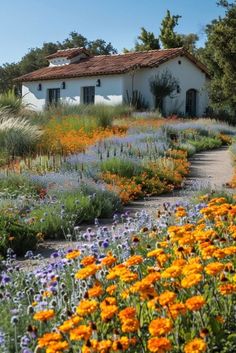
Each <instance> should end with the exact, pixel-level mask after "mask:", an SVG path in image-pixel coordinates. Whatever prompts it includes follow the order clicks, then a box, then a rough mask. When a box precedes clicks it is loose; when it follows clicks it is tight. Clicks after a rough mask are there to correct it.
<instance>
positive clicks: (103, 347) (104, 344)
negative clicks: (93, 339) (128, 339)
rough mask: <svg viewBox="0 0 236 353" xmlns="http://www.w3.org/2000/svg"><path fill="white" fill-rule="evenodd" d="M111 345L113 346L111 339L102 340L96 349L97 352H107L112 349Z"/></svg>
mask: <svg viewBox="0 0 236 353" xmlns="http://www.w3.org/2000/svg"><path fill="white" fill-rule="evenodd" d="M111 346H112V341H111V340H102V341H99V342H98V344H97V347H96V349H97V352H100V353H106V352H109V351H110V348H111Z"/></svg>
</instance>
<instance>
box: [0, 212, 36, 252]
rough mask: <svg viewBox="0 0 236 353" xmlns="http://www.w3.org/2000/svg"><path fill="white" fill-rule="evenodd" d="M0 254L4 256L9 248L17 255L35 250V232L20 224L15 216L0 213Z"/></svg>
mask: <svg viewBox="0 0 236 353" xmlns="http://www.w3.org/2000/svg"><path fill="white" fill-rule="evenodd" d="M0 234H1V236H0V254H1V255H4V254H6V251H7V249H8V248H9V247H10V248H11V249H13V251H14V252H15V253H16V254H17V255H24V254H25V252H26V251H27V250H29V249H30V250H34V249H35V248H36V245H37V242H38V239H37V232H35V231H34V230H33V229H31V228H30V227H29V226H28V225H27V224H25V223H23V222H21V221H20V220H19V218H18V216H17V214H14V213H13V214H10V213H8V212H5V213H4V212H3V211H2V212H1V215H0Z"/></svg>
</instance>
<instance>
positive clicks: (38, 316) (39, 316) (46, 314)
mask: <svg viewBox="0 0 236 353" xmlns="http://www.w3.org/2000/svg"><path fill="white" fill-rule="evenodd" d="M54 316H55V312H54V310H52V309H50V310H43V311H38V312H37V313H35V314H34V320H37V321H47V320H50V319H52V318H53V317H54Z"/></svg>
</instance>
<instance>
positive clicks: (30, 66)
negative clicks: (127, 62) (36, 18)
mask: <svg viewBox="0 0 236 353" xmlns="http://www.w3.org/2000/svg"><path fill="white" fill-rule="evenodd" d="M75 47H84V48H86V49H88V50H89V51H90V52H91V53H92V54H94V55H104V54H105V55H109V54H113V53H116V52H117V50H116V49H115V48H114V47H113V46H112V44H111V43H106V42H105V40H103V39H95V40H92V41H89V40H88V39H87V38H85V37H84V36H83V35H82V34H80V33H77V32H75V31H74V32H71V33H70V34H69V36H68V38H66V39H65V40H64V41H62V42H57V43H52V42H48V43H44V44H43V46H42V47H41V48H32V49H30V50H29V52H28V53H27V54H25V55H24V56H23V58H22V59H21V60H20V62H19V63H11V64H9V63H6V64H4V65H2V66H0V93H3V92H6V91H7V90H9V89H11V88H12V87H13V79H14V78H16V77H17V76H20V75H24V74H27V73H29V72H31V71H34V70H37V69H40V68H42V67H45V66H47V65H48V61H47V59H45V57H46V56H48V55H50V54H52V53H55V52H56V51H57V50H58V49H67V48H75Z"/></svg>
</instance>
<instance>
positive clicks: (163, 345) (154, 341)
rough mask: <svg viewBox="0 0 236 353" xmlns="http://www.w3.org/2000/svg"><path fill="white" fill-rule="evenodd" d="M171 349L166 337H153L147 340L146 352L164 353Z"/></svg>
mask: <svg viewBox="0 0 236 353" xmlns="http://www.w3.org/2000/svg"><path fill="white" fill-rule="evenodd" d="M171 349H172V345H171V343H170V340H168V338H166V337H153V338H150V339H149V340H148V350H149V351H150V352H152V353H165V352H168V351H170V350H171Z"/></svg>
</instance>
